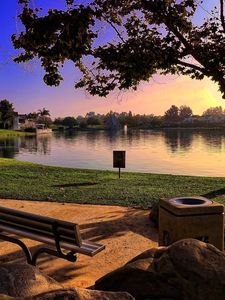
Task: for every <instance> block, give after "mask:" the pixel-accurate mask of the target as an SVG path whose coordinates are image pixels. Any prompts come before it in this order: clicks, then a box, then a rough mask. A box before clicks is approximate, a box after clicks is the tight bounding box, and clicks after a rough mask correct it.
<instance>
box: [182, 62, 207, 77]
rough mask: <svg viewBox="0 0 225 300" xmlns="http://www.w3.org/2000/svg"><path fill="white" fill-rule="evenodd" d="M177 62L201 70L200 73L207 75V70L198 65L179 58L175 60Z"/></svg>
mask: <svg viewBox="0 0 225 300" xmlns="http://www.w3.org/2000/svg"><path fill="white" fill-rule="evenodd" d="M177 63H178V64H179V65H182V66H184V67H188V68H192V69H195V70H197V71H199V72H202V74H204V75H208V73H207V71H206V70H205V69H204V68H201V67H199V66H196V65H193V64H191V63H188V62H185V61H182V60H179V59H178V60H177Z"/></svg>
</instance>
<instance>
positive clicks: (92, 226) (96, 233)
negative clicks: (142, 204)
mask: <svg viewBox="0 0 225 300" xmlns="http://www.w3.org/2000/svg"><path fill="white" fill-rule="evenodd" d="M119 214H120V216H119V217H118V218H117V219H114V217H115V215H116V216H118V215H119ZM108 217H111V218H112V219H109V220H105V219H106V216H104V215H103V216H99V217H98V219H99V221H97V222H96V221H95V222H90V223H86V224H81V225H80V226H79V227H80V230H81V235H82V238H83V239H87V240H91V241H93V242H98V241H101V240H105V239H108V238H117V237H119V236H122V235H124V234H126V233H127V232H129V231H130V232H133V233H136V234H138V235H141V236H143V237H145V238H147V239H149V240H152V241H155V242H157V241H158V232H157V229H155V228H154V227H153V225H152V223H151V221H150V219H149V216H148V214H146V210H143V211H140V210H138V211H134V210H133V209H131V210H129V211H127V212H125V213H124V212H121V213H120V212H118V211H116V212H113V211H112V212H111V215H110V216H109V215H107V218H108ZM90 221H91V220H90Z"/></svg>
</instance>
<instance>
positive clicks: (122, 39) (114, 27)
mask: <svg viewBox="0 0 225 300" xmlns="http://www.w3.org/2000/svg"><path fill="white" fill-rule="evenodd" d="M106 22H107V23H108V24H109V25H110V26H111V27H112V28H113V29H114V30H115V32H116V33H117V35H118V37H119V38H120V40H121V41H122V42H123V43H125V40H124V38H123V37H122V35H121V33H120V32H119V30H118V29H117V28H116V26H115V25H114V24H113V23H112V22H111V21H109V20H106Z"/></svg>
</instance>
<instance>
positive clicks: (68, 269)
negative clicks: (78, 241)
mask: <svg viewBox="0 0 225 300" xmlns="http://www.w3.org/2000/svg"><path fill="white" fill-rule="evenodd" d="M43 246H46V245H44V244H39V245H37V246H33V247H29V249H30V251H31V253H34V252H35V251H37V250H38V249H39V248H41V247H43ZM59 260H62V259H60V258H58V257H55V256H51V255H48V254H42V255H40V257H39V258H38V260H37V267H38V268H39V269H40V270H41V271H42V272H43V273H44V274H46V275H48V276H50V277H52V278H53V279H55V280H56V281H57V282H59V283H65V282H66V281H68V280H70V279H74V278H75V277H78V276H80V275H82V274H83V273H82V271H81V270H82V269H83V268H84V267H86V265H85V264H82V265H81V264H79V266H78V264H76V262H75V263H71V262H67V261H65V260H64V262H65V263H63V264H61V263H58V264H57V261H58V262H59ZM5 263H10V264H27V260H26V257H25V255H24V252H23V251H22V250H20V248H19V247H18V250H16V251H14V252H12V253H7V254H5V255H1V256H0V264H5ZM52 265H53V266H54V268H53V270H51V268H50V267H51V266H52Z"/></svg>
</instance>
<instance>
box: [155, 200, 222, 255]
mask: <svg viewBox="0 0 225 300" xmlns="http://www.w3.org/2000/svg"><path fill="white" fill-rule="evenodd" d="M185 238H195V239H198V240H201V241H203V242H205V243H210V244H212V245H214V246H215V247H217V248H218V249H220V250H222V251H223V250H224V206H223V205H221V204H219V203H217V202H214V201H212V200H209V199H206V198H204V197H179V198H173V199H168V200H166V199H165V200H164V199H161V200H160V202H159V246H168V245H170V244H172V243H174V242H176V241H178V240H181V239H185Z"/></svg>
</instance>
